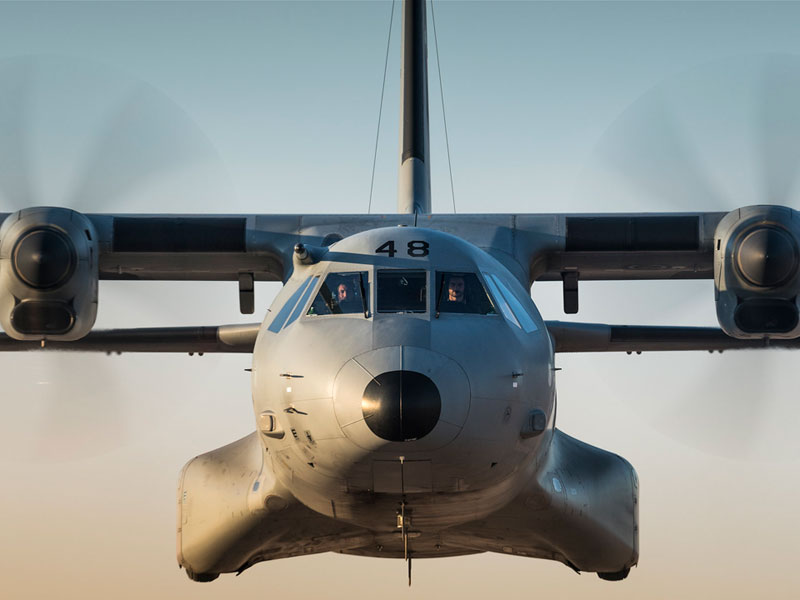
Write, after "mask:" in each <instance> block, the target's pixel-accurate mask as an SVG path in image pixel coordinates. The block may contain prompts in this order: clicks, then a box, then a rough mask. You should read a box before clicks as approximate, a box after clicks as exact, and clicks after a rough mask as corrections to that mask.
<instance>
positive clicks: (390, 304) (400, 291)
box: [377, 269, 428, 313]
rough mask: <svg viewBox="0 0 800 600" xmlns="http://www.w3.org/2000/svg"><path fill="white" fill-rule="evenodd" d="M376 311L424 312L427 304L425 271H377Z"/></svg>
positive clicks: (426, 275)
mask: <svg viewBox="0 0 800 600" xmlns="http://www.w3.org/2000/svg"><path fill="white" fill-rule="evenodd" d="M377 279H378V290H377V294H378V312H381V313H424V312H425V311H426V310H427V304H428V282H427V280H428V274H427V272H426V271H416V270H415V271H411V270H408V271H406V270H399V269H397V270H394V269H392V270H383V271H378V276H377Z"/></svg>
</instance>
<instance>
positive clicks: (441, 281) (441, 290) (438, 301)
mask: <svg viewBox="0 0 800 600" xmlns="http://www.w3.org/2000/svg"><path fill="white" fill-rule="evenodd" d="M443 293H444V273H442V276H441V277H440V278H439V295H438V296H437V297H436V315H435V318H437V319H438V318H439V305H440V304H441V303H442V294H443Z"/></svg>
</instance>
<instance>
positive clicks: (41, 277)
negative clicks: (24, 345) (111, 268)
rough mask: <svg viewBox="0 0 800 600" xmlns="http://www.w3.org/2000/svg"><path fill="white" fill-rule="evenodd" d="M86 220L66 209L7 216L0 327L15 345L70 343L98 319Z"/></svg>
mask: <svg viewBox="0 0 800 600" xmlns="http://www.w3.org/2000/svg"><path fill="white" fill-rule="evenodd" d="M97 280H98V250H97V235H96V233H95V231H94V227H93V225H92V223H91V221H90V220H89V219H88V218H86V217H85V216H84V215H82V214H80V213H78V212H75V211H73V210H69V209H66V208H31V209H25V210H20V211H18V212H15V213H12V214H10V215H9V216H8V217H7V218H6V219H5V221H3V224H2V226H1V227H0V325H2V327H3V330H5V332H6V333H7V334H8V335H9V336H11V337H13V338H16V339H18V340H43V339H49V340H63V341H71V340H76V339H80V338H82V337H83V336H85V335H86V334H87V333H88V332H89V330H90V329H91V328H92V326H93V325H94V321H95V318H96V316H97Z"/></svg>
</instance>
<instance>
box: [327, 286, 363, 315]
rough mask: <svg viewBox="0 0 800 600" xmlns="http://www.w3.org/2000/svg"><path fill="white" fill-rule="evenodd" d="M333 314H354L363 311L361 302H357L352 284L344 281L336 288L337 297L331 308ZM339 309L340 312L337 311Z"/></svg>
mask: <svg viewBox="0 0 800 600" xmlns="http://www.w3.org/2000/svg"><path fill="white" fill-rule="evenodd" d="M331 308H332V309H333V310H332V312H333V313H338V312H340V313H342V314H353V313H357V312H361V311H362V305H361V302H359V301H358V300H356V298H355V294H354V293H353V289H352V286H351V284H349V283H348V282H346V281H342V282H341V283H340V284H339V285H338V286H337V287H336V296H335V297H334V299H333V306H332V307H331ZM337 308H338V310H337Z"/></svg>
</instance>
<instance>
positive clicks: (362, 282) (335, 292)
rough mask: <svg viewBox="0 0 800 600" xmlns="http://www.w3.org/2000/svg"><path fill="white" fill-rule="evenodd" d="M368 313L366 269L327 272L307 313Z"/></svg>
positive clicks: (365, 314)
mask: <svg viewBox="0 0 800 600" xmlns="http://www.w3.org/2000/svg"><path fill="white" fill-rule="evenodd" d="M359 313H360V314H362V315H364V316H365V317H366V316H367V315H368V314H369V286H368V278H367V273H366V271H356V272H349V273H329V274H328V276H327V277H326V278H325V281H324V282H323V283H322V287H320V289H319V293H318V294H317V297H316V298H314V302H313V303H312V304H311V308H309V309H308V314H309V315H350V314H359Z"/></svg>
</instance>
